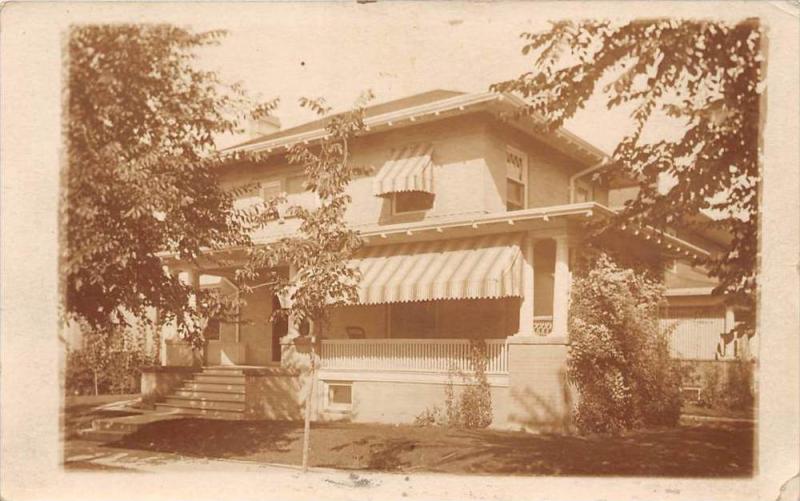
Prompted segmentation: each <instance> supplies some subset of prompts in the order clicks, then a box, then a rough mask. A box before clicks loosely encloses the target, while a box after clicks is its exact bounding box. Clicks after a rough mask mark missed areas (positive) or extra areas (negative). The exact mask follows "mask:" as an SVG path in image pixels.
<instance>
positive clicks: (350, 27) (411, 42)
mask: <svg viewBox="0 0 800 501" xmlns="http://www.w3.org/2000/svg"><path fill="white" fill-rule="evenodd" d="M563 15H564V13H559V11H558V10H553V9H552V6H551V7H550V10H549V11H545V12H542V11H541V9H539V8H537V6H536V5H535V4H531V3H522V2H506V3H499V4H497V3H493V4H488V3H477V2H476V3H470V4H463V3H458V4H456V3H453V4H449V3H444V2H437V3H436V4H435V8H432V7H431V6H430V5H425V4H419V3H397V4H386V3H376V4H356V3H347V4H332V3H313V4H305V5H302V6H299V5H297V4H277V5H276V4H273V5H270V6H268V7H265V8H262V9H260V10H259V11H258V12H257V13H254V15H253V16H252V18H242V17H237V18H236V19H235V21H233V20H228V19H226V18H225V17H224V16H220V18H219V19H209V18H205V19H204V20H203V22H202V24H195V25H193V27H194V28H195V29H225V30H228V32H229V35H228V36H227V37H226V38H224V39H223V40H222V43H221V44H220V45H219V46H218V47H213V48H209V49H205V50H203V52H202V53H201V54H200V55H199V63H200V64H201V65H203V66H204V67H207V68H209V69H214V70H217V71H219V73H220V74H221V75H222V77H223V79H225V80H226V81H241V82H242V83H243V84H244V86H245V88H246V89H247V90H249V91H250V92H252V93H254V94H256V95H259V96H260V98H261V99H264V100H269V99H272V98H275V97H278V98H280V100H281V105H280V107H279V109H278V110H277V112H276V115H277V116H278V117H279V118H280V119H281V122H282V125H283V127H284V128H286V127H291V126H293V125H297V124H299V123H302V122H304V121H307V120H310V119H313V116H312V115H311V114H310V113H308V112H306V111H305V110H302V109H301V108H300V107H299V106H298V105H297V102H298V99H299V98H300V97H311V98H316V97H324V98H325V99H326V101H327V102H328V103H329V104H330V105H332V106H333V108H334V109H335V110H342V109H347V108H348V107H350V105H351V104H352V103H353V102H354V101H355V100H356V99H357V97H358V96H359V95H360V94H361V93H362V92H363V91H365V90H367V89H371V90H372V91H373V93H374V94H375V96H376V97H375V100H374V101H373V102H374V103H380V102H385V101H389V100H392V99H397V98H401V97H405V96H409V95H412V94H416V93H420V92H425V91H428V90H432V89H448V90H458V91H465V92H484V91H487V90H488V89H489V85H490V84H492V83H494V82H498V81H502V80H505V79H510V78H515V77H517V76H519V75H520V74H522V73H523V72H525V71H528V70H530V69H531V61H530V58H529V57H525V56H523V55H522V54H521V48H522V45H523V41H522V39H521V38H520V34H521V33H523V32H526V31H541V30H546V29H547V28H548V26H549V22H548V21H549V20H551V19H552V20H557V19H559V18H560V17H561V16H563ZM628 112H629V110H612V111H608V110H606V108H605V106H604V101H603V100H602V99H600V98H599V96H598V98H595V99H592V100H591V101H590V103H589V104H588V106H587V109H586V110H584V111H582V112H580V113H579V115H578V116H576V117H575V118H574V119H573V120H571V121H569V122H568V123H567V124H566V128H567V129H569V130H570V131H572V132H574V133H576V134H577V135H579V136H581V137H582V138H584V139H586V140H587V141H589V142H590V143H592V144H594V145H595V146H597V147H599V148H600V149H602V150H604V151H606V152H611V151H612V150H613V148H614V146H616V144H617V142H618V141H619V140H620V139H621V138H622V136H623V134H624V132H625V128H624V127H623V124H625V123H626V122H627V121H628V120H627V114H628ZM611 124H613V126H610V125H611ZM238 140H239V138H236V139H231V138H225V139H223V140H221V141H220V146H223V147H224V146H228V145H230V144H232V143H235V142H237V141H238Z"/></svg>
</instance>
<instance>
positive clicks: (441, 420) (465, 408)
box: [414, 339, 492, 428]
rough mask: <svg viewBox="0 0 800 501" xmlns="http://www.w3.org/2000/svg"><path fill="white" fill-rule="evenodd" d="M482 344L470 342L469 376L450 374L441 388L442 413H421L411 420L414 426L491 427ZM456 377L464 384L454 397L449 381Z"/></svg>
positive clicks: (459, 373) (477, 340)
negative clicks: (443, 391) (442, 399)
mask: <svg viewBox="0 0 800 501" xmlns="http://www.w3.org/2000/svg"><path fill="white" fill-rule="evenodd" d="M487 361H488V360H487V353H486V343H485V342H484V341H483V340H481V339H475V340H471V341H470V366H471V368H472V373H471V374H463V373H461V372H458V371H455V370H452V369H451V370H450V374H449V378H450V379H449V381H448V383H447V385H446V386H445V401H444V410H442V408H441V407H439V406H434V407H433V408H428V409H425V410H424V411H422V412H421V413H420V414H419V415H418V416H416V418H415V419H414V424H416V425H418V426H455V427H460V428H486V427H488V426H489V425H490V424H492V392H491V388H490V387H489V379H488V377H487V376H486V365H487ZM455 377H460V378H461V380H462V381H463V382H464V383H465V384H466V386H465V387H464V389H463V390H462V391H461V392H460V393H459V394H458V395H456V391H455V388H454V384H453V379H454V378H455Z"/></svg>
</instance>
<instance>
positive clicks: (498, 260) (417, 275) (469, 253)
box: [354, 234, 522, 304]
mask: <svg viewBox="0 0 800 501" xmlns="http://www.w3.org/2000/svg"><path fill="white" fill-rule="evenodd" d="M520 240H521V238H520V236H519V235H518V234H502V235H486V236H483V237H477V238H464V239H458V240H438V241H430V242H412V243H407V244H403V245H399V246H398V245H384V246H377V247H369V248H367V249H365V250H364V251H362V253H361V255H360V256H359V259H357V260H355V261H354V263H357V265H358V267H359V268H360V270H361V273H362V280H361V283H360V285H359V302H360V303H361V304H379V303H398V302H406V301H427V300H433V299H475V298H501V297H511V296H520V295H521V287H520V282H521V273H522V255H521V252H520Z"/></svg>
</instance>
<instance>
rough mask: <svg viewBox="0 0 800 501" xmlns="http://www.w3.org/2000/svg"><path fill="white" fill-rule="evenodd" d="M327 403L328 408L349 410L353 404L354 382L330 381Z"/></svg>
mask: <svg viewBox="0 0 800 501" xmlns="http://www.w3.org/2000/svg"><path fill="white" fill-rule="evenodd" d="M327 387H328V391H327V395H326V397H327V398H326V402H325V403H326V405H325V407H327V408H328V409H339V410H349V409H351V408H352V406H353V384H352V383H328V384H327Z"/></svg>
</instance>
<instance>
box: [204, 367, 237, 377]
mask: <svg viewBox="0 0 800 501" xmlns="http://www.w3.org/2000/svg"><path fill="white" fill-rule="evenodd" d="M202 374H203V375H206V376H244V371H243V370H242V369H237V368H235V367H232V368H230V369H228V368H226V367H207V368H204V369H203V372H202Z"/></svg>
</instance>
